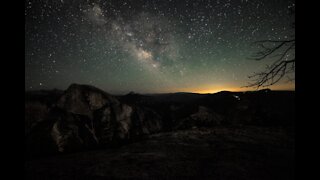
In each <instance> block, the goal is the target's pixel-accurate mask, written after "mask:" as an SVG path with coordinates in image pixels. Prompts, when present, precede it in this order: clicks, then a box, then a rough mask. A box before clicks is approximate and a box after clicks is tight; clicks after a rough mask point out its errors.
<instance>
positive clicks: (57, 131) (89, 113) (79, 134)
mask: <svg viewBox="0 0 320 180" xmlns="http://www.w3.org/2000/svg"><path fill="white" fill-rule="evenodd" d="M31 104H34V105H31ZM34 107H38V109H39V108H41V113H38V114H34V112H33V111H30V110H32V108H34ZM27 110H29V111H30V112H29V111H27ZM32 118H36V119H35V120H31V119H32ZM26 119H27V120H28V122H41V123H40V124H35V123H33V124H31V125H30V127H32V128H34V127H36V126H40V125H41V126H45V127H46V128H42V129H41V128H38V130H37V131H35V132H34V131H33V130H32V129H31V128H28V127H27V126H26V129H27V130H28V132H29V135H28V136H27V146H28V147H29V150H30V151H34V152H36V151H37V150H35V148H42V147H41V144H46V143H44V141H46V142H50V143H51V145H50V147H51V148H49V149H50V150H48V151H47V152H49V151H50V152H54V151H58V152H73V151H78V150H83V149H90V148H94V147H97V146H100V145H103V146H104V145H108V144H111V143H114V142H116V143H118V142H121V141H124V140H129V139H133V138H138V137H141V136H143V135H148V134H152V133H155V132H159V131H160V130H161V128H162V122H161V121H162V120H161V117H160V116H159V115H158V114H157V113H156V112H154V111H153V110H151V109H148V108H144V107H138V106H130V105H127V104H124V103H121V102H120V101H118V100H117V99H116V98H115V97H113V96H112V95H110V94H108V93H106V92H104V91H102V90H100V89H97V88H95V87H92V86H88V85H78V84H72V85H71V86H70V87H69V88H68V89H67V90H66V91H65V92H64V93H63V94H62V95H61V97H60V98H59V99H58V100H57V102H56V104H55V105H53V107H52V108H51V109H46V108H44V107H42V106H39V104H38V103H37V102H33V103H32V102H29V104H28V108H27V107H26ZM26 124H27V123H26ZM29 124H30V123H29ZM35 136H42V137H46V138H42V139H40V140H37V141H35V138H34V137H35ZM53 147H54V148H53ZM47 148H48V147H47ZM53 149H54V150H53ZM42 150H43V148H42Z"/></svg>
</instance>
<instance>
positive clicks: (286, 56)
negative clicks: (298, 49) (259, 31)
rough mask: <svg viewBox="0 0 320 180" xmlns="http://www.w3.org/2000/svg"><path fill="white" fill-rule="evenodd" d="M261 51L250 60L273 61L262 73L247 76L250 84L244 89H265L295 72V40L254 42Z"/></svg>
mask: <svg viewBox="0 0 320 180" xmlns="http://www.w3.org/2000/svg"><path fill="white" fill-rule="evenodd" d="M255 44H257V45H258V46H259V47H260V48H261V49H262V50H261V51H259V52H257V53H256V54H254V55H253V56H252V57H251V58H252V59H254V60H257V61H260V60H264V59H267V58H271V59H274V58H276V59H275V60H274V62H273V63H271V65H267V67H266V68H265V70H264V71H262V72H258V73H254V74H253V75H251V76H249V78H250V79H252V82H251V83H250V84H249V85H248V86H246V87H257V88H260V87H266V86H271V85H273V84H275V83H277V82H279V81H280V80H281V79H282V78H283V77H284V76H285V75H288V78H289V80H290V81H293V80H294V78H290V74H292V73H294V72H295V61H296V58H295V39H290V40H263V41H257V42H255Z"/></svg>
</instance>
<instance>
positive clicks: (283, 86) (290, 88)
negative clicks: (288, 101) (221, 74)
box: [175, 84, 295, 94]
mask: <svg viewBox="0 0 320 180" xmlns="http://www.w3.org/2000/svg"><path fill="white" fill-rule="evenodd" d="M261 89H271V90H278V91H287V90H288V91H294V90H295V85H294V84H278V85H274V86H271V87H261V88H259V89H257V88H252V87H251V88H248V87H230V86H229V87H228V86H224V87H222V86H221V87H219V86H216V87H213V86H212V87H210V86H209V87H204V88H185V89H179V90H175V92H191V93H198V94H211V93H217V92H221V91H231V92H245V91H257V90H261Z"/></svg>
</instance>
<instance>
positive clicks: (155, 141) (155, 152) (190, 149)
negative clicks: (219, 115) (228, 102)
mask: <svg viewBox="0 0 320 180" xmlns="http://www.w3.org/2000/svg"><path fill="white" fill-rule="evenodd" d="M26 172H27V173H26V177H27V179H68V180H69V179H217V180H229V179H230V180H235V179H239V180H240V179H247V180H257V179H261V180H264V179H266V180H267V179H268V180H269V179H270V180H271V179H282V180H283V179H294V139H293V137H292V134H290V133H288V132H286V131H283V130H281V129H278V128H257V127H233V128H231V127H230V128H223V127H217V128H202V129H192V130H183V131H177V132H168V133H159V134H155V135H152V136H150V137H149V138H148V139H145V140H142V141H139V142H135V143H131V144H127V145H124V146H122V147H120V148H115V149H105V150H93V151H89V152H78V153H73V154H66V155H61V156H54V157H49V158H42V159H36V160H32V161H28V162H27V163H26Z"/></svg>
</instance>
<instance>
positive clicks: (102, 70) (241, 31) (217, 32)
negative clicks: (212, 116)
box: [25, 0, 295, 94]
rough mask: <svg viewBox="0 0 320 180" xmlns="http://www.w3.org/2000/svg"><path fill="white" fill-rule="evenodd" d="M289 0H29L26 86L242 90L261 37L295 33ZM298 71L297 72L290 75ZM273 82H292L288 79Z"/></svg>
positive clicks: (259, 65) (258, 66) (259, 64)
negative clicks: (74, 85)
mask: <svg viewBox="0 0 320 180" xmlns="http://www.w3.org/2000/svg"><path fill="white" fill-rule="evenodd" d="M294 6H295V2H294V1H292V0H288V1H286V0H262V1H258V0H237V1H231V0H220V1H219V0H216V1H213V0H211V1H210V0H199V1H195V0H189V1H188V0H184V1H182V0H176V1H174V0H171V1H170V0H168V1H160V0H149V1H142V0H136V1H129V0H105V1H102V0H101V1H98V0H95V1H93V0H61V1H58V0H42V1H40V0H27V1H25V19H26V21H25V67H26V71H25V81H26V83H25V89H26V90H36V89H52V88H58V89H65V88H67V87H68V86H69V85H70V84H71V83H80V84H91V85H94V86H97V87H99V88H101V89H103V90H106V91H108V92H110V93H115V94H118V93H119V94H121V93H128V92H130V91H135V92H140V93H160V92H177V91H191V92H215V91H217V90H244V89H241V88H240V87H242V86H245V85H247V83H248V81H249V79H248V78H247V77H248V76H249V75H250V74H252V73H253V72H256V71H259V70H263V69H264V67H265V66H266V64H267V63H270V61H272V59H266V60H265V61H252V60H250V59H248V57H250V56H251V55H252V54H253V53H254V52H256V51H257V50H258V49H257V47H255V46H253V45H252V44H253V42H255V41H258V40H266V39H269V40H284V39H290V38H293V37H294V29H293V28H292V26H291V24H292V22H293V21H294V17H293V15H292V14H290V9H291V8H293V7H294ZM293 75H294V74H293ZM273 88H274V89H293V88H294V83H292V82H290V83H287V82H286V81H285V80H283V81H282V82H280V83H279V84H278V85H276V86H274V87H273Z"/></svg>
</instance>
